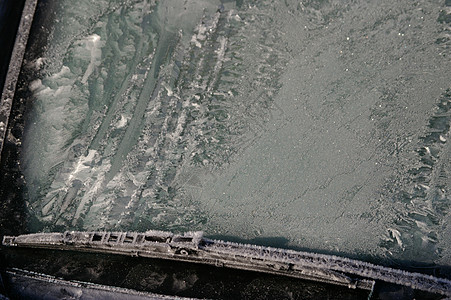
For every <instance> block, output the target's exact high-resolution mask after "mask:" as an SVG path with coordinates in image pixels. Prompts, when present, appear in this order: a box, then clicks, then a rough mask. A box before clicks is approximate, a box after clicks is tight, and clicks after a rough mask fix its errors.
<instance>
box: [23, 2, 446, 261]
mask: <svg viewBox="0 0 451 300" xmlns="http://www.w3.org/2000/svg"><path fill="white" fill-rule="evenodd" d="M223 2H224V3H221V1H213V0H211V1H206V0H205V1H202V0H187V1H176V0H173V1H164V0H162V1H157V2H156V3H155V2H154V1H115V0H109V1H107V0H103V1H100V0H97V1H88V0H84V1H68V0H61V1H58V3H57V4H55V5H57V14H56V16H55V21H54V27H53V29H52V32H51V35H50V37H49V39H48V44H47V46H46V48H45V51H44V55H43V57H41V58H39V59H37V60H36V61H34V62H32V63H33V67H34V68H35V69H36V70H37V71H36V73H37V75H36V79H35V80H34V81H33V82H31V83H30V85H29V88H30V89H31V90H32V92H33V99H32V101H33V105H32V109H31V111H30V112H29V120H28V123H27V130H26V134H25V137H24V140H23V149H24V150H23V156H22V165H23V168H24V173H25V179H26V181H27V195H26V198H27V207H28V211H29V215H30V219H31V220H32V222H31V223H30V226H31V230H34V231H50V230H57V231H62V230H67V229H78V230H141V231H142V230H147V229H159V230H171V231H177V232H180V231H182V232H183V231H187V230H203V231H205V233H206V235H207V236H208V235H211V236H229V237H240V238H243V239H248V240H252V239H263V240H264V239H269V238H278V239H279V240H284V241H286V244H285V245H284V246H286V247H294V248H296V247H302V248H307V249H316V250H320V251H331V252H334V253H347V254H350V255H358V254H365V255H373V256H375V257H383V258H388V259H390V258H397V259H405V260H414V261H423V262H435V263H440V264H445V265H451V250H450V248H451V238H450V237H451V228H450V224H449V222H450V220H451V217H450V209H449V207H450V197H449V186H450V170H451V169H450V164H451V151H450V150H451V146H450V143H449V138H450V106H451V90H450V88H451V85H450V78H451V63H450V34H451V28H450V13H451V11H450V10H451V8H450V7H447V6H446V3H445V1H408V0H404V1H389V0H381V1H363V0H361V1H341V0H340V1H333V0H330V1H327V0H310V1H291V0H286V1H266V0H262V1H236V2H235V1H223Z"/></svg>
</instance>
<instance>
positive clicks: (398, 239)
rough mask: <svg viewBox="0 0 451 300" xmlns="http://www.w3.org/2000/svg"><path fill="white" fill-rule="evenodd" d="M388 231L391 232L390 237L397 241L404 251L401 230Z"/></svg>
mask: <svg viewBox="0 0 451 300" xmlns="http://www.w3.org/2000/svg"><path fill="white" fill-rule="evenodd" d="M388 231H389V232H390V235H391V236H393V237H394V238H395V239H396V242H397V243H398V245H399V247H401V248H402V249H403V250H404V245H403V243H402V240H401V233H400V232H399V230H396V229H393V228H389V229H388Z"/></svg>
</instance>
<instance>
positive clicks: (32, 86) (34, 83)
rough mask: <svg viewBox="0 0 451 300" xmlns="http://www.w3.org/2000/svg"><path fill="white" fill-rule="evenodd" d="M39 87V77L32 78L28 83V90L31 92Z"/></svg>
mask: <svg viewBox="0 0 451 300" xmlns="http://www.w3.org/2000/svg"><path fill="white" fill-rule="evenodd" d="M41 87H42V81H41V79H36V80H33V81H32V82H31V83H30V85H29V88H30V91H32V92H34V91H36V90H38V89H40V88H41Z"/></svg>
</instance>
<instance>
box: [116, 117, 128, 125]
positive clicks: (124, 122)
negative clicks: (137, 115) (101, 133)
mask: <svg viewBox="0 0 451 300" xmlns="http://www.w3.org/2000/svg"><path fill="white" fill-rule="evenodd" d="M127 122H128V119H127V118H126V117H124V115H121V119H120V120H119V121H118V122H117V123H116V128H122V127H124V126H125V125H127Z"/></svg>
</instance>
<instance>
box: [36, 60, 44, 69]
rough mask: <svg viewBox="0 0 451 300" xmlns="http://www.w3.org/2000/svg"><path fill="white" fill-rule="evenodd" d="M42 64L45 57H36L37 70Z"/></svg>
mask: <svg viewBox="0 0 451 300" xmlns="http://www.w3.org/2000/svg"><path fill="white" fill-rule="evenodd" d="M42 65H44V58H42V57H39V58H38V59H36V62H35V64H34V66H35V68H36V70H40V69H41V68H42Z"/></svg>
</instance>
